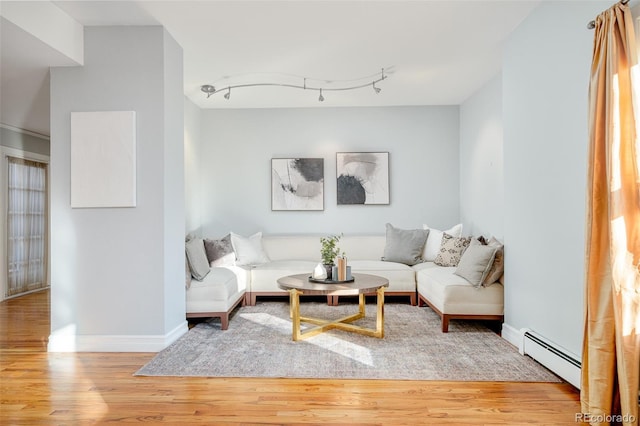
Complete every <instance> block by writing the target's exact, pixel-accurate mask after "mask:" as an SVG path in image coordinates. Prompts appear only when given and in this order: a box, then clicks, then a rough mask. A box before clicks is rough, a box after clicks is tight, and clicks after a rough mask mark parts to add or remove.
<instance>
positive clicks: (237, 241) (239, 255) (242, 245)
mask: <svg viewBox="0 0 640 426" xmlns="http://www.w3.org/2000/svg"><path fill="white" fill-rule="evenodd" d="M231 245H232V246H233V251H234V252H235V253H236V265H238V266H244V265H259V264H262V263H265V262H268V261H269V258H268V257H267V255H266V254H265V252H264V250H263V249H262V232H256V233H255V234H253V235H251V236H250V237H243V236H242V235H238V234H236V233H234V232H231Z"/></svg>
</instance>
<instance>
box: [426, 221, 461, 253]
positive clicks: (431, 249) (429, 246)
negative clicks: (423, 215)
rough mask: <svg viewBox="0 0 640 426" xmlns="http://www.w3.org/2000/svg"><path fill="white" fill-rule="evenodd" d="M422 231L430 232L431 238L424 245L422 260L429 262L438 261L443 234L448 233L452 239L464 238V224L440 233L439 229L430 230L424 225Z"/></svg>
mask: <svg viewBox="0 0 640 426" xmlns="http://www.w3.org/2000/svg"><path fill="white" fill-rule="evenodd" d="M422 229H428V230H429V236H428V237H427V243H426V244H425V245H424V250H423V251H422V258H423V259H424V260H426V261H427V262H433V261H434V260H436V256H438V253H439V252H440V244H442V234H443V233H445V232H446V233H447V234H449V235H451V236H452V237H456V238H459V237H461V236H462V224H461V223H459V224H457V225H455V226H452V227H451V228H450V229H447V230H446V231H440V230H439V229H434V228H429V226H427V225H422Z"/></svg>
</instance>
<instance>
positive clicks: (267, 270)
mask: <svg viewBox="0 0 640 426" xmlns="http://www.w3.org/2000/svg"><path fill="white" fill-rule="evenodd" d="M317 264H318V262H315V261H309V260H274V261H271V262H267V263H263V264H262V265H255V266H253V267H252V268H251V270H250V271H251V291H252V292H279V291H282V292H284V291H285V290H282V289H281V288H279V287H278V278H282V277H285V276H287V275H295V274H309V276H311V273H312V272H313V268H314V267H315V266H316V265H317Z"/></svg>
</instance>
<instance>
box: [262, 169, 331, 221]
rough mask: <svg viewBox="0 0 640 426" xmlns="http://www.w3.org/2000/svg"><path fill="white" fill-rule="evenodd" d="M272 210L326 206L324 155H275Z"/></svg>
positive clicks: (308, 209) (272, 171)
mask: <svg viewBox="0 0 640 426" xmlns="http://www.w3.org/2000/svg"><path fill="white" fill-rule="evenodd" d="M271 210H272V211H322V210H324V158H272V159H271Z"/></svg>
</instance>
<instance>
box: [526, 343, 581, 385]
mask: <svg viewBox="0 0 640 426" xmlns="http://www.w3.org/2000/svg"><path fill="white" fill-rule="evenodd" d="M523 340H524V341H523V349H522V352H523V354H525V355H529V356H530V357H531V358H533V359H535V360H536V361H538V362H539V363H540V364H542V365H544V366H545V367H547V368H548V369H549V370H551V371H553V372H554V373H555V374H557V375H558V376H560V377H562V378H563V379H564V380H566V381H567V382H569V383H571V384H572V385H573V386H575V387H576V388H578V389H580V366H581V363H580V361H578V360H577V359H576V357H575V356H574V355H572V354H571V353H569V352H568V351H567V350H565V349H563V348H561V347H560V346H558V345H556V344H554V343H552V342H550V341H548V340H547V339H545V338H544V337H542V336H540V335H539V334H536V333H535V332H533V331H531V330H527V331H525V332H524V337H523Z"/></svg>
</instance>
